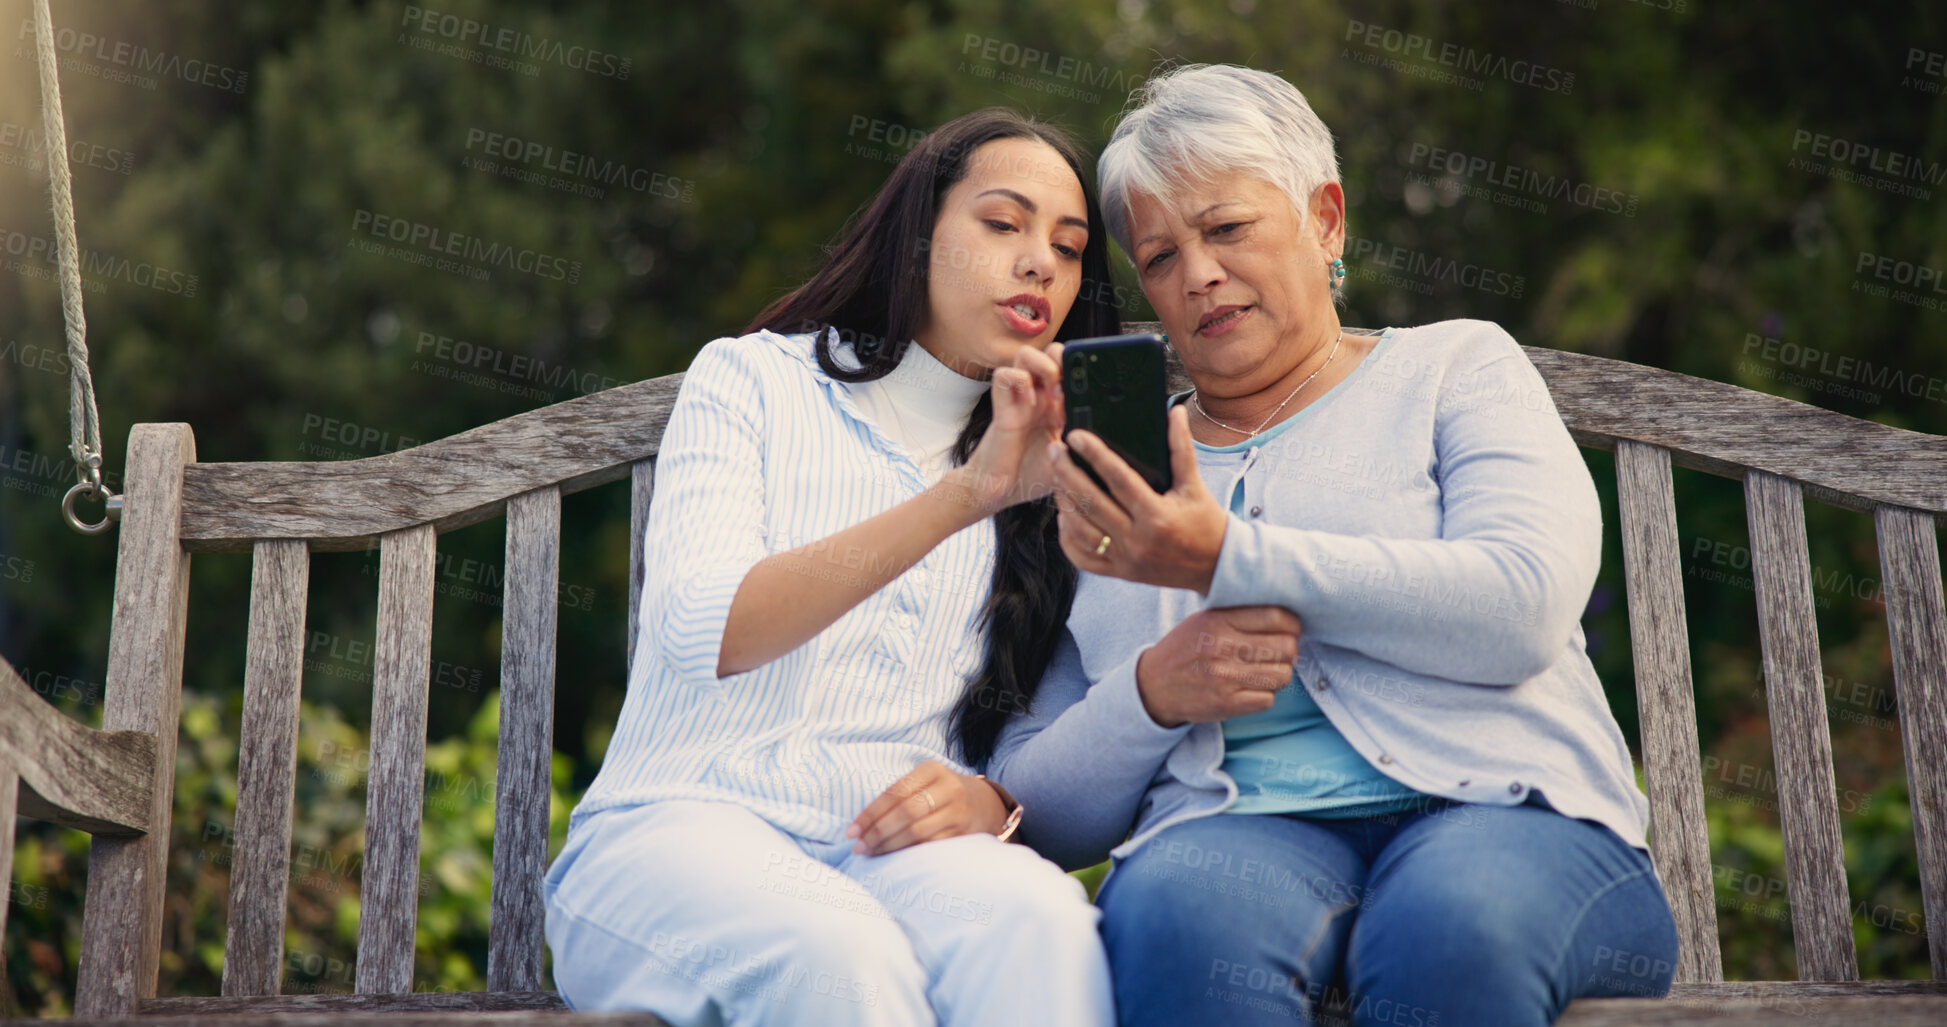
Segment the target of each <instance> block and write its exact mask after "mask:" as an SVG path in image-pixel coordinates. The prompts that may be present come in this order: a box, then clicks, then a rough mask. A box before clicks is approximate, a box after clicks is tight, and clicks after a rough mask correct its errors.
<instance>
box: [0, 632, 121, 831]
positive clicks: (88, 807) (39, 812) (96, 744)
mask: <svg viewBox="0 0 1947 1027" xmlns="http://www.w3.org/2000/svg"><path fill="white" fill-rule="evenodd" d="M0 711H4V712H0V764H5V765H7V766H10V767H12V768H13V769H14V772H15V779H16V781H17V782H18V784H19V789H20V798H19V807H18V810H17V812H18V813H19V814H20V815H21V816H23V817H32V818H34V819H36V820H46V821H48V822H50V823H55V824H61V825H63V826H66V827H72V828H75V829H76V830H80V831H87V832H88V833H90V834H97V835H125V836H134V835H139V834H141V833H143V832H144V831H146V830H148V826H149V816H150V814H151V813H152V810H151V808H150V796H149V791H150V789H151V788H153V787H154V782H153V781H152V780H151V779H152V778H153V777H154V776H155V736H154V735H151V734H149V733H147V732H144V731H96V730H94V729H92V728H89V727H87V726H85V725H83V724H79V723H76V722H75V721H73V720H71V719H69V718H68V717H67V716H66V715H64V714H63V713H62V712H61V711H60V710H57V709H55V708H54V707H52V706H50V705H48V704H47V703H46V702H45V701H44V700H42V699H41V697H40V696H38V695H36V694H34V690H33V689H32V688H30V687H29V686H28V684H27V682H26V680H25V679H23V678H22V677H21V676H20V675H19V674H16V673H14V669H13V667H11V666H9V665H8V664H7V662H6V661H5V660H0Z"/></svg>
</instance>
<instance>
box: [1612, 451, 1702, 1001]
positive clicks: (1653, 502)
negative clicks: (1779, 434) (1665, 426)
mask: <svg viewBox="0 0 1947 1027" xmlns="http://www.w3.org/2000/svg"><path fill="white" fill-rule="evenodd" d="M1616 486H1617V487H1616V491H1617V496H1618V499H1619V500H1620V502H1621V507H1622V544H1623V545H1622V548H1623V569H1624V573H1623V581H1624V587H1625V589H1626V591H1627V594H1628V598H1629V639H1630V649H1631V651H1632V652H1633V653H1634V654H1635V664H1636V708H1637V710H1638V712H1639V714H1640V715H1641V718H1642V734H1643V739H1642V741H1643V775H1644V777H1645V778H1647V779H1648V783H1649V797H1650V825H1651V830H1652V833H1653V835H1654V837H1653V839H1652V844H1651V848H1650V855H1651V857H1652V858H1653V859H1654V860H1655V861H1656V872H1657V875H1658V876H1660V877H1661V878H1662V879H1663V888H1664V891H1665V893H1666V894H1667V895H1668V896H1669V899H1670V911H1671V912H1672V913H1673V914H1675V916H1676V922H1677V937H1678V938H1679V939H1680V941H1681V943H1682V948H1681V955H1680V956H1679V957H1678V963H1677V974H1676V979H1677V980H1679V981H1685V982H1691V981H1721V980H1723V979H1724V960H1723V956H1722V954H1721V952H1720V951H1719V948H1718V940H1717V903H1716V894H1715V892H1714V891H1713V890H1712V887H1711V873H1710V830H1709V825H1708V823H1707V822H1706V821H1705V819H1704V786H1703V771H1702V767H1701V764H1700V763H1699V760H1698V755H1697V754H1698V742H1697V703H1696V696H1695V693H1694V685H1693V683H1692V678H1691V674H1690V630H1689V627H1688V625H1686V624H1685V623H1684V603H1683V568H1682V564H1681V561H1680V560H1679V558H1678V555H1677V507H1676V491H1675V487H1674V485H1673V484H1672V481H1671V476H1670V453H1669V451H1668V450H1665V449H1661V448H1659V447H1656V446H1649V445H1644V444H1643V443H1640V442H1630V441H1627V440H1623V441H1619V442H1617V443H1616Z"/></svg>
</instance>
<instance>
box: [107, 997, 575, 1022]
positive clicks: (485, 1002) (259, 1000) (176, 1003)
mask: <svg viewBox="0 0 1947 1027" xmlns="http://www.w3.org/2000/svg"><path fill="white" fill-rule="evenodd" d="M567 1011H568V1006H567V1004H566V1003H564V1002H562V1001H561V996H560V995H559V994H557V993H556V992H552V991H411V992H405V993H403V994H394V995H356V994H352V995H346V994H319V995H267V996H263V997H251V998H213V997H207V996H200V995H198V996H184V997H180V998H155V999H149V1000H147V1001H145V1002H143V1003H142V1005H141V1013H142V1015H144V1016H196V1017H204V1016H212V1017H213V1016H221V1017H224V1023H226V1024H231V1023H234V1022H235V1021H234V1020H231V1019H229V1018H230V1017H232V1016H236V1015H237V1014H253V1015H262V1014H285V1015H289V1014H299V1013H313V1014H325V1013H332V1014H338V1015H372V1014H379V1013H418V1014H428V1013H440V1014H444V1015H446V1019H445V1020H443V1021H441V1022H443V1023H449V1024H450V1023H454V1022H455V1021H456V1019H457V1018H455V1017H454V1016H453V1015H452V1014H454V1013H460V1012H477V1013H504V1012H532V1013H554V1014H560V1013H565V1012H567ZM467 1019H469V1020H470V1019H471V1017H468V1018H467ZM279 1022H282V1021H279ZM553 1022H556V1023H568V1022H573V1021H562V1020H560V1019H559V1018H558V1017H557V1019H556V1020H555V1021H553Z"/></svg>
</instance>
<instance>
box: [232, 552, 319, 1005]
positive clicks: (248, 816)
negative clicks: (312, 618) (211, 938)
mask: <svg viewBox="0 0 1947 1027" xmlns="http://www.w3.org/2000/svg"><path fill="white" fill-rule="evenodd" d="M310 578H311V554H310V553H309V552H308V551H307V550H306V548H305V545H304V543H303V542H302V541H295V540H282V539H280V540H278V541H274V542H259V543H257V546H256V554H255V556H254V557H253V560H252V563H251V568H250V636H249V642H248V643H247V645H246V650H247V653H248V655H247V657H246V662H245V670H244V682H243V729H242V734H243V739H242V743H241V745H240V747H239V750H238V753H237V817H236V826H235V830H234V838H235V845H234V847H233V848H232V851H231V861H230V929H229V935H228V937H227V938H226V939H225V941H224V945H223V994H225V995H231V996H238V995H275V994H277V993H278V992H279V991H281V990H282V989H283V981H284V976H283V970H284V914H285V910H286V907H287V906H288V905H289V904H290V894H289V886H290V875H291V803H292V790H293V788H294V787H295V786H296V777H297V706H298V690H299V687H300V686H301V685H302V683H303V679H304V607H305V592H306V590H307V588H308V587H309V585H310Z"/></svg>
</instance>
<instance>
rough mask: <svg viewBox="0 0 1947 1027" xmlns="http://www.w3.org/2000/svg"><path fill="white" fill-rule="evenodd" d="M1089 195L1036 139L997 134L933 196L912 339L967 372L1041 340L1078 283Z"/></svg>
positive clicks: (1049, 336) (1064, 313)
mask: <svg viewBox="0 0 1947 1027" xmlns="http://www.w3.org/2000/svg"><path fill="white" fill-rule="evenodd" d="M1087 245H1088V201H1087V199H1086V198H1085V197H1084V196H1083V194H1082V183H1081V182H1080V181H1079V180H1078V179H1077V178H1076V177H1075V173H1074V172H1073V171H1071V170H1069V167H1068V162H1067V161H1065V160H1063V159H1062V157H1061V154H1059V153H1057V152H1055V149H1054V148H1053V147H1051V146H1049V145H1048V144H1047V143H1044V142H1042V141H1041V140H1039V139H996V140H994V141H993V142H990V143H985V144H983V145H982V146H981V147H980V148H979V149H976V150H975V151H974V152H973V153H971V154H969V155H968V157H967V173H966V176H965V177H964V178H962V179H961V180H960V181H958V182H956V183H954V184H953V186H952V187H951V188H949V189H948V190H947V191H946V195H945V196H943V197H941V200H940V214H939V220H938V221H936V222H934V224H933V239H932V243H931V245H930V246H929V247H928V248H927V253H928V265H927V274H928V278H927V287H926V315H925V317H924V318H922V319H921V322H920V328H919V331H918V332H917V333H916V341H918V342H919V344H920V345H921V346H924V347H925V348H926V351H927V352H928V353H931V354H933V356H934V357H935V358H937V359H938V360H939V361H940V362H941V363H943V364H945V365H947V366H948V367H951V368H953V369H954V370H955V371H958V372H960V373H961V374H963V375H966V376H967V377H969V378H986V377H987V376H988V375H990V374H991V373H992V372H993V369H994V368H996V367H1004V366H1007V365H1008V364H1011V363H1013V360H1014V353H1015V351H1016V350H1018V349H1020V348H1021V347H1022V346H1033V347H1035V348H1037V349H1041V348H1045V347H1046V346H1047V345H1048V344H1049V343H1050V342H1053V341H1054V338H1055V330H1056V329H1057V328H1060V327H1061V323H1062V321H1063V320H1065V319H1066V318H1067V317H1068V310H1069V308H1070V307H1073V306H1074V305H1075V296H1076V294H1077V293H1078V292H1079V291H1080V289H1081V281H1082V249H1083V248H1084V247H1085V246H1087Z"/></svg>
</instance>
